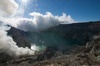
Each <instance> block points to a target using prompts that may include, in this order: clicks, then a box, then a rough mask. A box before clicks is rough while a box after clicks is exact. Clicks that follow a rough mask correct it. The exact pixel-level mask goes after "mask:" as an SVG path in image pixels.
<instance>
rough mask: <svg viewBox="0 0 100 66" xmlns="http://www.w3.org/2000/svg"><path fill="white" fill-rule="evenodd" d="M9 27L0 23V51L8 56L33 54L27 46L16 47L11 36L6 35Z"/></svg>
mask: <svg viewBox="0 0 100 66" xmlns="http://www.w3.org/2000/svg"><path fill="white" fill-rule="evenodd" d="M8 30H10V27H8V26H6V25H4V24H1V23H0V53H2V52H4V53H7V54H8V55H10V56H21V55H22V56H23V55H34V51H32V50H31V49H29V48H27V47H26V48H23V47H18V46H17V45H16V43H15V42H14V41H13V39H12V37H10V36H8V35H7V31H8Z"/></svg>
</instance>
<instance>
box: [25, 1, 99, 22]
mask: <svg viewBox="0 0 100 66" xmlns="http://www.w3.org/2000/svg"><path fill="white" fill-rule="evenodd" d="M24 7H26V6H24ZM25 12H26V13H25V17H27V16H28V13H30V12H40V13H42V14H45V13H46V12H51V13H52V14H53V15H61V14H62V13H66V14H67V15H71V17H72V18H73V19H74V20H75V21H97V20H100V0H37V1H32V0H31V2H30V3H29V4H28V5H27V7H26V11H25Z"/></svg>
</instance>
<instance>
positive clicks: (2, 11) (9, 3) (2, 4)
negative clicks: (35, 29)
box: [0, 0, 18, 16]
mask: <svg viewBox="0 0 100 66" xmlns="http://www.w3.org/2000/svg"><path fill="white" fill-rule="evenodd" d="M17 9H18V4H17V3H16V2H15V0H0V16H11V15H14V14H15V13H16V11H17Z"/></svg>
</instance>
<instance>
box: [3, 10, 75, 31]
mask: <svg viewBox="0 0 100 66" xmlns="http://www.w3.org/2000/svg"><path fill="white" fill-rule="evenodd" d="M29 15H30V16H32V18H22V17H16V18H6V19H3V20H2V21H4V22H7V23H8V24H10V25H12V26H14V27H16V28H18V29H21V30H24V31H42V30H45V29H47V28H50V27H52V26H56V25H59V24H62V23H66V24H68V23H73V22H75V21H74V20H73V19H72V18H71V16H67V15H66V14H65V13H63V14H62V16H54V15H53V14H52V13H50V12H46V14H44V15H43V14H41V13H38V12H32V13H30V14H29Z"/></svg>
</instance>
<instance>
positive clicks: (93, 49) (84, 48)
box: [0, 21, 100, 66]
mask: <svg viewBox="0 0 100 66" xmlns="http://www.w3.org/2000/svg"><path fill="white" fill-rule="evenodd" d="M8 32H9V35H10V36H12V37H13V39H14V41H15V42H16V43H17V45H18V46H19V47H26V46H27V47H30V43H31V42H33V43H36V42H34V40H33V41H32V39H35V38H33V37H31V39H29V37H30V36H32V35H33V32H24V31H21V30H19V29H16V28H13V27H12V28H11V30H10V31H8ZM49 32H51V33H52V32H53V34H49V35H50V36H52V35H55V33H56V34H58V35H57V36H56V37H58V36H60V37H61V38H62V39H63V38H64V40H65V39H66V40H67V39H68V40H69V39H72V40H71V41H70V42H71V43H70V42H69V44H71V45H70V46H72V47H70V48H69V47H65V48H66V49H64V50H59V47H57V46H56V45H57V44H55V45H54V46H53V45H52V46H51V43H50V42H49V41H46V42H48V43H47V44H49V43H50V46H48V45H46V43H44V45H46V46H47V48H46V49H44V50H43V51H40V52H36V54H35V55H33V56H22V57H19V58H12V57H10V56H8V55H6V54H5V53H1V54H0V66H100V22H99V21H98V22H88V23H76V24H68V25H67V24H61V25H58V26H56V27H52V28H50V29H48V30H45V31H41V32H39V33H38V34H37V33H34V35H37V37H39V38H41V35H40V34H42V35H43V33H45V35H46V33H49ZM30 33H32V34H31V35H29V34H30ZM34 35H33V36H34ZM38 35H39V36H38ZM27 37H28V38H27ZM45 38H46V37H45ZM53 38H54V37H53ZM49 39H50V38H49ZM62 39H61V40H62ZM38 40H40V39H38ZM38 40H37V41H38ZM41 40H42V41H44V40H45V39H41ZM73 40H74V41H73ZM59 41H60V40H59ZM75 41H76V42H75ZM52 42H53V41H52ZM57 42H58V41H57ZM39 43H41V42H39ZM58 43H61V42H58ZM62 44H63V43H62ZM38 45H39V44H38ZM59 45H60V44H59ZM60 46H61V45H60ZM64 46H67V45H64Z"/></svg>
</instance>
